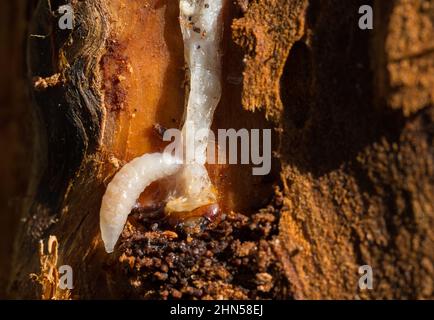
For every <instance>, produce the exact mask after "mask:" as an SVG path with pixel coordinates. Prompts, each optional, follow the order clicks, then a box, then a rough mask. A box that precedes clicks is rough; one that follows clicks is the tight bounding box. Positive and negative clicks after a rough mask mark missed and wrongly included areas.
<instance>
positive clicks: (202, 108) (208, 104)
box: [166, 0, 223, 212]
mask: <svg viewBox="0 0 434 320" xmlns="http://www.w3.org/2000/svg"><path fill="white" fill-rule="evenodd" d="M222 7H223V0H212V1H210V0H181V1H180V24H181V31H182V36H183V40H184V56H185V60H186V62H187V65H188V68H189V70H190V94H189V97H188V103H187V107H186V112H185V122H184V126H183V129H182V130H183V137H184V140H185V141H187V143H188V145H187V148H188V147H191V145H194V148H192V149H193V151H194V157H192V158H191V159H189V158H187V159H186V160H187V161H186V164H185V165H184V167H183V169H182V172H181V174H180V177H179V182H180V186H179V188H180V189H181V193H183V194H184V196H181V197H178V198H176V199H173V200H171V201H169V202H168V204H167V206H166V211H169V212H170V211H176V212H182V211H191V210H194V209H196V208H198V207H201V206H204V205H207V204H210V203H215V202H216V201H217V197H216V194H215V191H214V188H213V186H212V183H211V180H210V179H209V177H208V172H207V170H206V168H205V166H204V165H205V162H206V149H207V146H208V137H207V136H200V135H195V134H194V133H197V132H207V131H208V130H209V129H210V128H211V124H212V120H213V116H214V111H215V109H216V107H217V105H218V103H219V101H220V96H221V84H220V76H221V75H220V73H221V62H220V60H221V59H220V56H221V53H220V48H219V47H220V40H221V35H222V30H223V28H222V19H221V11H222ZM189 132H191V133H192V138H191V139H189V138H188V135H189ZM187 153H188V151H187Z"/></svg>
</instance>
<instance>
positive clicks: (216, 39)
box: [100, 0, 224, 252]
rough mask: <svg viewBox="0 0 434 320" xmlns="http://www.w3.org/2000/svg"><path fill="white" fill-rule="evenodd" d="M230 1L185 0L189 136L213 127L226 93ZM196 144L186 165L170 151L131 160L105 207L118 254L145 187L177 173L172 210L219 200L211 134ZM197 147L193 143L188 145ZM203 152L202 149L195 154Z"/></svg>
mask: <svg viewBox="0 0 434 320" xmlns="http://www.w3.org/2000/svg"><path fill="white" fill-rule="evenodd" d="M223 1H224V0H180V2H179V7H180V24H181V31H182V35H183V40H184V53H185V59H186V62H187V64H188V67H189V69H190V94H189V98H188V103H187V106H186V110H185V122H184V125H183V128H182V132H183V137H184V138H185V137H186V136H187V135H188V131H189V129H193V130H192V131H193V132H194V131H196V132H197V131H199V130H209V129H210V127H211V124H212V120H213V115H214V111H215V109H216V107H217V104H218V102H219V100H220V96H221V83H220V69H221V63H220V52H219V43H220V40H221V34H222V19H221V11H222V7H223ZM194 139H195V141H194V143H193V148H194V149H195V150H194V154H195V157H194V158H193V159H190V160H187V162H186V163H184V165H182V166H181V164H180V163H181V162H182V160H181V159H175V158H173V157H172V156H170V155H168V154H166V153H164V154H161V153H153V154H145V155H143V156H141V157H138V158H136V159H134V160H132V161H131V162H129V163H128V164H126V165H125V166H124V167H123V168H122V169H121V170H120V171H119V172H118V173H117V174H116V175H115V177H114V178H113V180H112V181H111V182H110V183H109V185H108V187H107V190H106V192H105V194H104V196H103V199H102V204H101V210H100V228H101V236H102V239H103V242H104V246H105V249H106V251H107V252H113V250H114V247H115V244H116V242H117V240H118V238H119V236H120V234H121V232H122V230H123V228H124V225H125V223H126V221H127V218H128V215H129V214H130V212H131V210H132V209H133V207H134V205H135V204H136V201H137V199H138V198H139V196H140V194H141V193H142V192H143V190H144V189H145V188H146V187H148V186H149V185H150V184H151V183H152V182H154V181H157V180H159V179H162V178H165V177H168V176H170V175H173V174H175V173H177V172H178V171H179V170H180V168H181V167H182V172H180V173H179V175H178V182H179V183H178V185H180V190H179V193H180V195H181V196H180V197H178V198H175V199H171V200H170V201H169V202H168V203H167V205H166V211H168V212H170V211H176V212H182V211H189V210H194V209H196V208H199V207H202V206H204V205H208V204H210V203H215V202H216V195H215V191H214V188H213V186H212V184H211V181H210V179H209V177H208V172H207V170H206V168H205V161H206V148H207V144H208V139H207V137H201V138H200V139H196V137H194ZM184 147H187V148H188V147H191V146H184ZM196 150H200V151H199V152H195V151H196Z"/></svg>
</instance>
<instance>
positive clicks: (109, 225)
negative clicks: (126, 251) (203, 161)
mask: <svg viewBox="0 0 434 320" xmlns="http://www.w3.org/2000/svg"><path fill="white" fill-rule="evenodd" d="M179 167H180V164H179V163H177V161H176V160H175V159H174V158H172V159H171V158H169V157H168V156H167V155H164V156H163V154H161V153H152V154H145V155H143V156H141V157H138V158H135V159H133V160H132V161H130V162H129V163H127V164H126V165H125V166H123V167H122V169H121V170H119V172H118V173H117V174H116V175H115V176H114V178H113V180H112V181H111V182H110V183H109V185H108V186H107V190H106V192H105V194H104V196H103V198H102V203H101V210H100V228H101V237H102V240H103V241H104V246H105V250H106V251H107V252H109V253H110V252H113V249H114V247H115V244H116V241H117V240H118V238H119V236H120V234H121V233H122V230H123V228H124V225H125V223H126V221H127V218H128V215H129V214H130V212H131V210H132V209H133V207H134V205H135V204H136V201H137V199H138V198H139V196H140V194H141V193H142V192H143V190H145V189H146V187H148V186H149V185H150V184H151V183H152V182H154V181H157V180H159V179H162V178H165V177H167V176H170V175H172V174H174V173H176V171H177V170H178V169H179Z"/></svg>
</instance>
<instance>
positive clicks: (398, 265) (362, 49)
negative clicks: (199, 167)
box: [0, 0, 434, 299]
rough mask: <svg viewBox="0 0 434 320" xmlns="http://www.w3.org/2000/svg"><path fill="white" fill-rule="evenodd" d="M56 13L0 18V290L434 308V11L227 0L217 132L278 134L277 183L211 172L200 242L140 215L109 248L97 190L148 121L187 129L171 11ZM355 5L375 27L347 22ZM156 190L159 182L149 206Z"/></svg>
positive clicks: (142, 145) (38, 8) (112, 7)
mask: <svg viewBox="0 0 434 320" xmlns="http://www.w3.org/2000/svg"><path fill="white" fill-rule="evenodd" d="M65 3H66V1H54V0H48V1H46V0H45V1H42V0H41V1H30V2H29V1H18V0H17V1H15V2H14V4H11V3H5V4H1V5H0V7H1V9H2V10H0V12H1V13H3V12H5V13H9V15H8V17H11V16H14V17H16V19H14V20H13V21H8V20H7V19H6V20H5V19H2V23H5V25H6V24H7V25H8V26H10V27H9V28H8V29H7V30H8V32H5V33H2V34H1V37H0V40H2V43H7V51H5V52H4V53H2V55H1V56H2V59H0V60H1V61H2V70H6V72H5V74H6V75H7V77H8V78H6V77H5V78H3V79H2V83H1V86H0V87H1V88H2V93H1V94H2V95H1V97H2V101H5V104H4V105H5V107H3V108H2V110H1V114H0V116H1V118H0V119H1V122H2V128H1V130H2V133H3V132H5V133H6V134H5V135H3V134H2V135H1V136H2V137H1V138H0V139H1V140H2V145H3V142H4V143H5V145H8V147H7V149H6V151H7V152H6V153H7V154H6V155H5V158H4V160H3V162H2V163H1V164H2V168H1V169H2V170H1V174H2V176H1V178H2V179H1V184H0V186H1V191H2V193H1V196H2V198H1V211H2V217H1V219H2V221H1V222H2V224H1V227H0V229H1V231H2V232H1V234H2V246H4V248H2V250H1V261H2V263H1V266H0V268H1V270H0V271H2V272H0V273H1V274H2V275H4V277H3V279H0V281H1V284H2V287H4V288H6V286H7V289H4V290H3V291H0V294H1V295H5V296H7V297H16V298H40V297H42V294H43V297H44V298H47V292H52V291H47V290H46V289H47V285H53V283H51V284H50V283H49V284H47V283H46V282H44V281H42V280H41V279H45V278H43V277H42V278H41V277H39V278H37V279H39V280H40V281H39V282H38V281H36V282H35V281H32V280H31V279H30V275H31V274H34V273H41V274H40V276H43V275H44V272H45V271H44V270H49V268H48V269H47V265H44V263H43V261H55V262H53V263H54V264H57V267H58V266H61V265H70V266H71V267H72V270H73V271H74V289H72V290H70V292H68V293H67V294H65V293H64V292H57V293H56V292H55V293H53V294H52V296H49V294H48V298H67V297H72V298H77V299H78V298H79V299H94V298H129V297H134V298H137V297H140V298H163V299H165V298H181V297H182V298H203V299H212V298H243V299H254V298H279V299H292V298H295V299H325V298H327V299H330V298H332V299H358V298H362V299H380V298H387V299H392V298H398V299H406V298H412V299H419V298H428V299H432V298H433V297H434V233H433V232H434V231H433V230H434V209H433V203H434V165H433V160H434V158H433V155H434V152H433V151H434V150H433V147H434V146H433V133H434V130H433V129H434V126H433V123H434V108H433V104H434V92H433V88H434V50H433V48H434V1H432V0H429V1H426V0H425V1H421V0H411V1H404V0H389V1H380V0H378V1H374V0H370V1H359V0H349V1H345V2H343V1H337V0H324V1H320V0H258V1H241V0H239V1H238V2H237V3H232V1H227V2H226V5H225V10H224V19H225V31H224V37H223V47H224V55H223V57H222V59H223V76H222V79H223V80H222V81H223V96H222V100H221V103H220V105H219V107H218V109H217V111H216V116H215V121H214V124H213V128H214V129H217V128H235V129H239V128H247V129H250V128H259V129H263V128H272V129H273V132H274V133H273V155H274V157H273V169H272V172H271V173H270V174H269V175H268V176H265V177H254V176H252V175H251V166H242V165H234V166H222V165H209V166H208V169H209V171H210V174H211V178H212V180H213V182H214V184H215V185H216V187H217V189H218V191H219V194H220V196H221V198H220V202H221V206H222V208H223V212H224V215H223V217H222V219H221V221H217V222H215V223H212V224H211V225H208V226H205V227H204V232H203V234H200V235H196V236H193V237H192V238H191V237H189V236H185V235H184V234H183V233H182V231H180V230H179V229H177V228H174V229H173V230H172V229H170V227H169V226H167V225H165V224H164V223H163V222H161V221H160V220H156V221H157V222H158V223H157V227H155V226H154V225H155V222H156V221H154V220H153V221H150V220H149V218H148V216H147V215H146V214H145V213H146V212H145V211H144V209H143V210H142V211H140V210H136V211H135V212H134V213H133V214H132V215H131V216H130V219H129V222H128V224H127V226H126V227H125V230H124V233H123V235H122V237H121V239H120V242H119V246H118V247H117V249H116V252H115V253H114V254H112V255H108V254H106V253H105V251H104V249H103V246H102V242H101V239H100V233H99V225H98V223H99V206H100V203H101V198H102V195H103V194H104V191H105V187H106V185H107V183H108V182H109V181H110V179H111V177H112V176H113V174H114V173H115V172H116V170H117V169H118V168H119V167H120V166H122V165H123V164H124V163H126V162H127V161H129V160H131V159H132V158H134V157H136V156H139V155H141V154H143V153H146V152H155V151H159V150H161V149H162V148H163V147H164V144H163V143H162V141H160V138H159V137H158V135H157V134H156V133H155V130H153V127H154V125H156V124H158V125H161V126H162V127H166V128H172V127H179V126H180V125H181V119H182V112H183V107H184V99H185V88H183V87H182V84H183V83H184V82H185V81H186V80H185V78H184V77H185V76H184V74H185V70H184V57H183V45H182V39H181V34H180V30H179V26H178V19H177V16H178V8H177V6H178V3H177V1H172V0H150V1H147V2H143V1H139V0H137V1H136V0H134V1H131V0H128V1H127V0H115V1H114V0H113V1H104V0H85V1H72V2H71V5H72V8H73V9H74V28H73V29H72V30H61V29H60V28H59V27H58V20H59V18H60V14H59V13H57V8H58V7H59V6H60V5H63V4H65ZM366 4H369V5H371V6H372V7H373V8H374V17H375V21H374V29H373V30H361V29H360V28H359V27H358V20H359V18H360V14H359V13H358V10H359V7H360V6H362V5H366ZM2 30H4V28H2ZM9 59H12V62H11V64H10V65H8V64H6V63H5V61H8V60H9ZM10 120H12V121H10ZM9 121H10V123H9ZM3 123H4V124H5V125H4V126H3ZM28 136H30V137H31V138H32V139H29V138H28ZM29 140H32V141H29ZM6 143H7V144H6ZM30 159H31V160H30ZM11 168H13V170H11ZM10 186H12V187H10ZM165 192H166V190H165V188H164V185H162V184H155V185H153V186H151V188H150V190H147V191H146V192H145V193H144V194H142V196H141V198H140V204H141V206H142V208H146V207H150V205H152V204H155V203H157V202H159V201H161V200H162V199H164V197H165V195H166V193H165ZM14 197H15V199H16V198H18V199H19V201H10V199H12V198H14ZM3 222H4V223H3ZM174 234H175V235H174ZM49 236H56V238H57V241H58V252H57V251H56V256H55V259H51V258H50V257H48V258H47V259H45V260H44V259H41V253H40V251H39V249H38V248H39V241H40V240H44V241H45V242H46V241H47V239H48V238H49ZM53 250H54V249H53ZM56 250H57V249H56ZM42 257H45V255H42ZM41 264H42V265H41ZM363 265H369V266H370V267H372V270H373V279H374V282H373V289H372V290H362V289H360V287H359V279H360V277H361V274H359V267H360V266H363ZM48 267H52V265H49V266H48ZM54 267H56V266H54ZM3 271H4V272H3ZM33 278H34V279H35V277H33ZM56 279H57V278H56ZM56 279H55V280H53V281H54V286H56V285H57V281H58V279H57V280H56ZM192 279H193V280H192ZM41 286H42V287H41ZM54 291H55V290H54ZM54 291H53V292H54Z"/></svg>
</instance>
